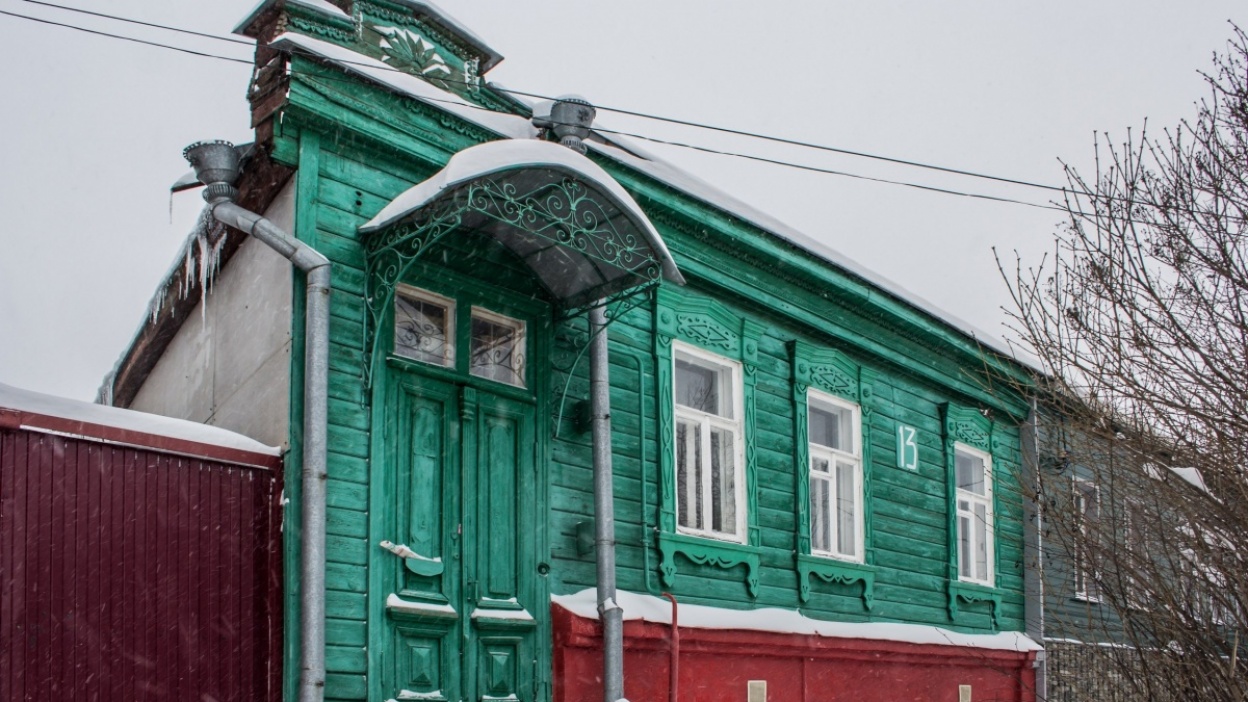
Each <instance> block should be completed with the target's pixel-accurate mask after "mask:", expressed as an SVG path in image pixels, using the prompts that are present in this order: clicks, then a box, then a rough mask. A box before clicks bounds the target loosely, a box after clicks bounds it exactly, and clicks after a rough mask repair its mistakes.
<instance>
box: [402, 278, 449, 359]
mask: <svg viewBox="0 0 1248 702" xmlns="http://www.w3.org/2000/svg"><path fill="white" fill-rule="evenodd" d="M454 310H455V303H454V302H452V301H450V300H448V299H446V298H444V297H441V296H440V295H434V294H433V293H430V292H426V291H424V290H417V289H415V288H400V289H399V290H398V291H397V292H396V293H395V296H394V352H395V354H397V355H399V356H405V357H407V358H411V359H413V360H417V361H420V362H422V363H432V364H434V365H438V366H452V365H454V364H455V355H454V353H452V351H453V349H454V344H453V342H452V341H450V340H452V339H454V338H455V331H454V321H453V320H454V317H455V314H454Z"/></svg>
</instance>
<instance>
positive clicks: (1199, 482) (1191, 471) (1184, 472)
mask: <svg viewBox="0 0 1248 702" xmlns="http://www.w3.org/2000/svg"><path fill="white" fill-rule="evenodd" d="M1170 470H1171V471H1172V472H1173V473H1174V474H1175V475H1177V476H1179V477H1180V478H1182V479H1183V480H1184V481H1186V482H1187V483H1189V484H1191V485H1192V486H1194V487H1195V488H1197V489H1198V490H1200V491H1201V492H1203V493H1205V494H1211V493H1209V486H1208V485H1205V479H1204V477H1203V476H1201V474H1200V470H1199V469H1197V468H1171V469H1170Z"/></svg>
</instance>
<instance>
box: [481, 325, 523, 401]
mask: <svg viewBox="0 0 1248 702" xmlns="http://www.w3.org/2000/svg"><path fill="white" fill-rule="evenodd" d="M524 343H525V340H524V322H521V321H520V320H517V319H512V318H510V317H504V316H503V315H501V314H496V313H494V312H490V311H488V310H483V309H481V308H479V307H473V308H472V339H471V344H472V348H471V350H472V364H471V367H470V368H469V373H471V374H472V375H475V376H476V377H478V378H486V379H488V380H497V381H498V382H500V383H507V384H508V385H515V386H517V387H521V388H522V387H524V362H525V350H524Z"/></svg>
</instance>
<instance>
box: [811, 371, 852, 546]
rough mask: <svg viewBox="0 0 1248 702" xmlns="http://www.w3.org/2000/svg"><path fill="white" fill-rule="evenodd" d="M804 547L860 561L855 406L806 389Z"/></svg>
mask: <svg viewBox="0 0 1248 702" xmlns="http://www.w3.org/2000/svg"><path fill="white" fill-rule="evenodd" d="M807 402H808V414H807V417H808V421H807V432H808V438H809V441H810V546H811V550H812V551H813V552H814V553H816V554H819V555H824V556H834V557H836V558H844V559H847V560H853V561H861V560H862V553H863V549H862V542H863V524H862V522H863V519H862V511H863V510H862V447H861V436H862V429H861V415H860V413H859V410H858V406H857V405H854V404H850V403H848V402H844V401H842V400H837V399H834V398H833V397H832V396H830V395H825V394H823V393H820V392H817V391H814V390H811V391H809V395H808V400H807Z"/></svg>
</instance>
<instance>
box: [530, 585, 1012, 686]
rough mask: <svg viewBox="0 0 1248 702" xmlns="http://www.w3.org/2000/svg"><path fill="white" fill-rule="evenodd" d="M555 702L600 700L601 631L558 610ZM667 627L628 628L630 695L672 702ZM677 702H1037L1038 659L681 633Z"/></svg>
mask: <svg viewBox="0 0 1248 702" xmlns="http://www.w3.org/2000/svg"><path fill="white" fill-rule="evenodd" d="M552 610H553V618H554V641H555V651H554V654H555V670H554V678H555V679H554V687H555V702H584V701H585V700H600V699H602V682H601V671H602V647H601V638H600V637H601V634H600V629H599V626H598V622H597V621H595V620H591V619H583V618H581V617H577V616H575V615H573V614H572V613H570V612H568V611H567V610H566V609H563V608H562V607H559V606H558V605H554V606H553V607H552ZM669 634H670V628H669V627H668V626H666V625H663V624H650V623H646V622H639V621H632V622H627V623H626V624H625V625H624V649H625V653H624V679H625V690H624V692H625V696H626V697H628V699H629V700H631V701H632V702H671V698H670V696H669V667H668V666H669V664H670V660H671V658H670V653H669V647H668V639H669ZM680 651H681V653H680V682H679V690H678V694H679V698H678V699H679V702H745V700H746V685H747V683H748V681H750V680H766V681H767V699H768V702H839V701H844V702H850V701H852V702H920V701H922V702H958V686H959V685H971V692H972V695H973V696H972V700H974V702H1035V694H1034V689H1035V671H1034V669H1033V668H1032V661H1033V659H1034V654H1030V653H1014V652H1008V651H994V650H986V649H967V648H961V647H954V646H932V645H917V644H906V643H896V642H890V641H871V640H864V639H830V638H823V637H819V636H807V635H792V634H772V633H762V632H756V631H731V630H712V629H690V628H686V627H681V629H680Z"/></svg>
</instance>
